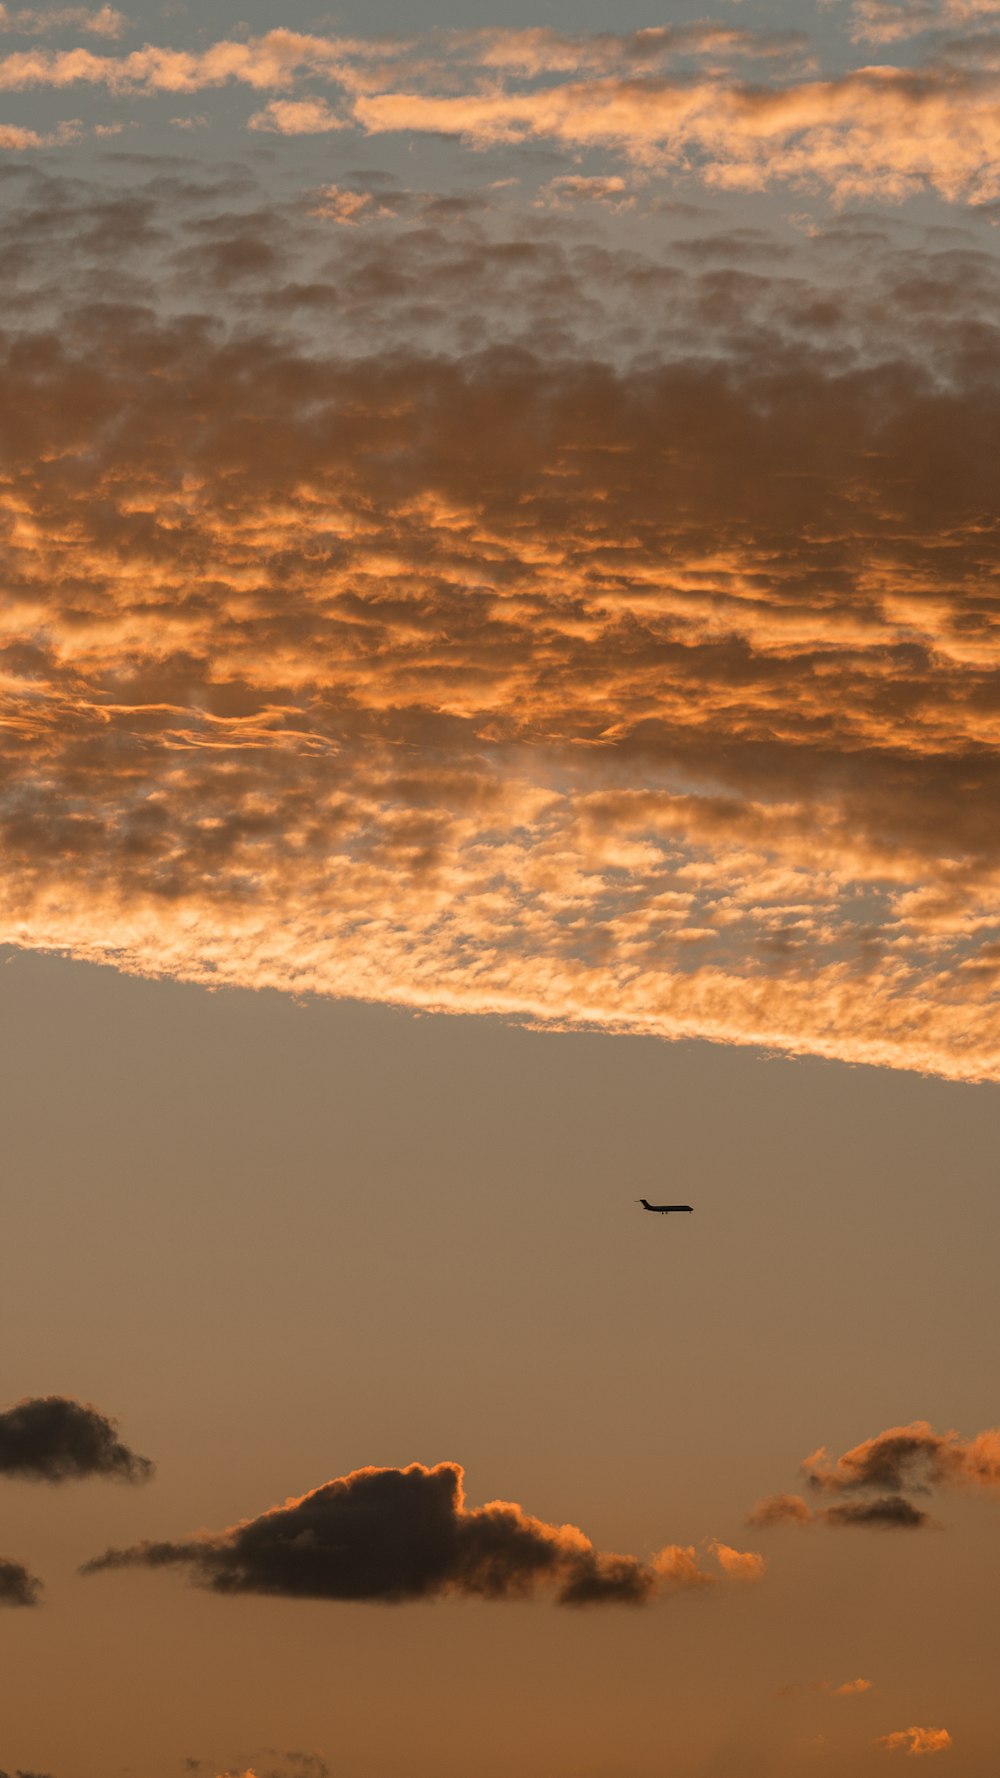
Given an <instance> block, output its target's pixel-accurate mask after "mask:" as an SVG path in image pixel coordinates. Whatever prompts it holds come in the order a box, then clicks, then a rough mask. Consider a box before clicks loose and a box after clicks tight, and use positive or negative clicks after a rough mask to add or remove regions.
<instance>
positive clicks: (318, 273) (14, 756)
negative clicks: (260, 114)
mask: <svg viewBox="0 0 1000 1778" xmlns="http://www.w3.org/2000/svg"><path fill="white" fill-rule="evenodd" d="M354 183H355V185H356V186H357V189H356V190H355V189H353V188H352V184H351V181H350V178H349V176H344V178H343V179H342V180H341V182H340V183H339V184H338V186H337V187H336V188H335V189H333V188H328V189H327V191H326V193H325V194H324V193H323V192H320V193H312V194H310V195H309V198H308V200H307V201H306V202H304V203H303V204H302V205H299V206H296V207H294V208H292V209H288V210H276V209H274V208H273V207H269V206H268V205H266V204H265V203H264V202H263V201H262V199H261V197H260V194H259V193H257V192H255V190H254V189H253V187H252V182H250V183H246V182H245V183H244V184H242V185H240V186H239V188H238V192H237V193H236V195H234V193H233V192H232V191H230V192H229V193H228V195H227V196H225V197H223V196H222V195H220V196H218V197H214V196H213V197H211V201H209V199H208V198H207V197H206V195H205V194H199V193H198V192H196V191H193V190H188V189H187V188H186V187H185V186H183V185H179V186H178V187H177V188H176V189H175V188H174V187H168V188H167V193H166V195H164V186H163V184H162V182H161V183H159V184H154V186H152V187H148V188H147V187H144V186H142V185H141V183H137V184H136V185H135V186H134V187H133V188H132V189H130V190H129V191H128V192H126V193H114V194H110V193H106V192H103V191H102V190H101V189H100V188H93V189H89V188H87V187H86V186H85V185H84V184H83V182H81V181H77V182H75V183H74V185H73V188H72V191H71V192H70V191H69V190H67V189H66V188H65V187H64V186H63V185H62V184H61V183H60V182H59V181H58V180H47V179H44V178H43V179H39V178H34V177H30V176H29V177H28V178H27V179H26V180H19V181H10V190H11V192H12V193H13V194H14V195H12V197H11V200H10V207H9V209H8V212H7V220H6V222H4V221H3V219H2V218H0V233H2V240H3V245H4V250H5V253H6V254H7V255H8V263H9V264H10V265H11V266H12V267H16V268H17V278H16V279H12V281H11V287H10V295H9V298H8V302H9V318H10V323H11V325H10V329H9V332H8V335H7V337H6V340H5V342H4V343H3V349H2V352H0V395H2V404H3V412H4V414H5V417H6V423H7V425H8V427H9V441H8V445H7V450H6V471H5V473H6V475H7V480H6V482H5V484H4V487H3V489H2V490H0V496H2V504H3V509H4V513H5V522H6V526H7V535H6V560H7V564H8V618H7V626H6V628H5V629H4V631H3V632H2V634H0V672H2V675H3V691H4V703H5V721H4V727H3V730H2V732H0V754H2V758H3V764H4V788H3V793H2V797H0V830H2V833H3V839H4V856H5V870H4V874H3V878H2V881H0V933H2V936H3V938H4V939H5V940H6V941H8V942H11V943H14V944H21V945H27V946H33V947H47V948H54V949H65V950H68V951H71V952H73V953H74V954H76V955H78V956H81V957H87V958H91V959H95V960H101V961H110V962H114V963H116V964H117V965H118V966H119V967H122V968H125V969H132V970H139V971H143V972H145V973H149V974H170V975H175V976H179V977H183V978H185V979H189V980H196V981H203V982H212V983H223V982H231V983H234V984H241V985H252V986H265V985H266V986H272V987H277V988H282V989H286V990H290V991H295V992H317V993H331V994H343V995H352V996H359V997H361V998H378V999H384V1000H387V1001H392V1002H394V1003H400V1004H405V1005H410V1006H414V1007H425V1008H436V1009H439V1010H445V1011H452V1010H456V1011H457V1010H461V1011H466V1012H474V1011H483V1012H490V1013H500V1014H503V1015H506V1016H509V1017H515V1018H521V1019H527V1020H529V1021H537V1022H539V1023H541V1022H546V1023H549V1024H552V1025H564V1024H577V1025H588V1024H593V1025H597V1026H601V1027H603V1028H605V1029H627V1030H632V1031H641V1032H649V1033H655V1034H659V1035H662V1036H665V1037H677V1036H689V1035H698V1036H701V1037H705V1038H709V1039H714V1040H717V1041H725V1042H741V1043H754V1044H763V1045H767V1046H768V1047H772V1048H778V1049H782V1050H785V1051H792V1052H804V1051H812V1052H814V1053H818V1054H822V1055H829V1056H841V1057H845V1058H847V1059H850V1060H852V1061H864V1062H870V1063H878V1064H889V1065H895V1066H904V1067H912V1068H919V1069H929V1070H934V1071H937V1072H939V1073H941V1074H944V1075H946V1076H950V1077H953V1078H984V1077H985V1078H991V1077H995V1076H996V1071H997V1056H998V1054H1000V1041H998V1039H1000V1002H998V997H997V986H998V980H1000V840H998V838H997V836H998V835H1000V820H998V818H997V817H998V816H1000V798H998V793H997V782H998V780H997V775H996V772H995V770H994V769H993V768H994V763H995V754H996V749H997V744H998V731H997V724H996V714H995V703H996V687H995V679H996V673H997V631H998V616H997V612H996V611H995V609H994V603H993V601H992V598H991V596H990V594H989V592H988V588H989V585H990V584H991V582H992V577H994V576H995V572H996V550H997V534H996V529H995V527H994V526H993V524H992V522H991V521H990V520H989V518H988V516H984V515H989V514H990V512H991V511H992V510H993V508H994V506H995V487H994V485H993V480H992V479H991V475H990V467H989V466H990V465H991V464H992V463H993V462H994V461H995V459H996V456H997V454H998V452H1000V433H998V420H997V414H998V404H997V401H996V393H995V391H996V385H997V382H998V381H1000V347H998V344H997V341H996V338H995V313H996V304H997V300H998V297H1000V285H998V276H997V270H996V266H995V264H994V262H993V261H992V260H990V258H989V256H988V255H986V254H984V253H971V252H969V251H967V250H962V251H961V252H954V251H950V252H940V251H939V252H932V251H930V250H928V249H926V248H921V249H920V250H911V251H905V252H904V251H902V250H897V249H894V248H891V247H889V246H886V247H885V248H883V249H882V250H881V251H880V252H876V253H874V254H872V255H869V257H868V258H867V259H864V260H862V261H860V262H859V260H858V259H857V257H856V256H855V257H852V254H853V253H854V250H853V249H852V248H851V247H850V244H849V243H848V245H847V246H846V247H845V246H844V244H843V242H842V240H841V239H840V237H838V236H837V234H836V231H831V232H830V238H828V239H826V238H825V239H823V240H820V241H816V242H813V241H807V242H805V243H804V244H803V247H802V249H801V251H802V253H803V254H805V255H809V256H811V255H822V256H830V257H824V259H823V263H824V264H825V265H826V266H827V267H828V269H829V266H830V265H831V264H832V265H835V264H836V263H837V260H836V255H838V254H845V253H846V254H847V255H848V261H847V265H848V272H849V277H848V278H847V279H846V280H845V279H842V280H841V282H840V283H839V284H838V282H837V281H836V278H835V277H834V276H832V275H827V276H826V277H825V280H823V281H815V282H810V281H809V279H808V278H807V277H805V276H804V275H802V268H801V266H798V265H796V267H795V268H794V269H793V270H791V271H789V273H788V274H787V275H785V274H784V273H781V274H773V273H763V272H758V273H753V274H752V273H749V272H748V271H747V270H746V269H745V266H743V264H742V260H743V258H744V257H745V247H746V243H745V241H743V240H736V241H734V242H729V241H727V238H726V237H725V236H724V235H720V236H719V239H718V257H717V258H716V257H712V258H711V259H709V260H705V259H704V258H703V257H698V258H696V259H694V260H693V261H692V260H691V259H690V256H688V257H687V258H685V260H684V262H683V263H678V258H677V256H667V257H665V258H664V259H662V260H652V259H650V260H645V259H643V258H641V257H640V256H638V255H636V254H635V252H634V251H633V250H631V249H628V250H625V249H623V250H622V251H621V252H620V253H615V252H613V251H611V250H610V249H609V248H608V247H606V246H602V247H601V248H600V249H598V248H596V247H595V246H592V245H588V244H587V242H586V241H585V240H583V239H582V238H581V236H580V234H579V225H578V223H577V222H576V221H574V222H573V223H572V224H569V225H567V232H566V234H565V236H564V235H563V234H562V233H561V232H560V231H561V230H562V228H563V224H562V222H561V218H560V217H559V215H558V213H555V214H549V215H547V216H546V217H545V219H544V221H542V220H540V219H539V217H538V216H537V214H535V213H534V212H532V211H530V209H529V211H528V214H527V217H525V215H524V214H523V213H522V214H521V215H520V216H518V217H517V218H516V219H515V220H514V221H513V222H512V220H511V217H510V215H509V214H508V213H506V212H498V211H496V210H495V209H489V208H488V209H486V210H485V211H483V210H481V209H480V210H477V209H476V208H475V207H474V206H472V205H470V204H459V205H457V206H452V207H450V208H449V206H447V205H445V204H442V203H440V202H435V201H432V200H426V199H423V198H421V197H420V196H419V194H412V193H411V194H407V193H402V192H389V191H388V189H387V188H377V187H376V186H372V187H371V188H370V189H368V188H362V184H363V182H361V181H356V182H354ZM18 193H20V194H22V195H21V196H17V194H18ZM369 200H370V201H369ZM489 201H490V204H491V205H492V204H494V203H495V202H496V203H499V202H500V200H499V199H494V198H493V197H492V196H491V198H490V200H489ZM227 205H228V208H227ZM206 206H207V210H208V213H207V215H206ZM327 211H329V212H331V214H328V213H326V212H327ZM373 212H374V213H375V214H374V218H373V220H375V221H376V223H377V225H376V226H372V227H367V228H361V227H343V226H340V227H338V226H336V223H337V222H341V223H342V222H343V221H344V220H345V219H346V220H348V221H350V220H352V219H358V218H364V217H367V216H369V215H372V213H373ZM410 218H412V219H413V220H412V221H411V220H410ZM611 226H614V224H613V221H612V222H611ZM698 238H699V240H704V239H705V238H706V237H705V235H704V228H703V227H702V228H701V231H700V233H699V237H698ZM730 249H731V250H732V254H733V256H734V257H735V259H736V261H737V262H738V263H736V264H733V263H729V262H727V254H728V253H729V252H730ZM867 251H868V250H867V249H866V252H867ZM866 265H867V266H868V267H869V268H870V269H868V270H865V266H866ZM109 279H110V280H111V284H110V287H111V288H112V289H113V290H114V291H115V293H116V294H117V295H120V296H121V299H122V300H120V301H116V302H114V303H109V302H108V300H107V297H108V289H109ZM848 284H849V285H850V287H849V288H848ZM858 339H861V340H862V341H863V345H862V346H861V347H859V346H858V345H857V343H856V342H857V341H858ZM633 351H634V352H635V354H636V355H635V357H633V356H632V354H633ZM942 538H944V539H946V540H947V542H946V544H942ZM881 1491H882V1492H883V1493H886V1494H892V1493H893V1492H896V1491H897V1490H895V1489H894V1488H893V1487H892V1486H886V1487H885V1488H883V1489H882V1490H881Z"/></svg>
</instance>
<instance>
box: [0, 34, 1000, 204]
mask: <svg viewBox="0 0 1000 1778" xmlns="http://www.w3.org/2000/svg"><path fill="white" fill-rule="evenodd" d="M8 16H9V20H10V22H11V24H12V25H14V26H15V28H21V29H25V30H40V29H42V25H41V24H39V23H37V22H36V23H31V22H27V23H24V24H22V25H21V26H20V27H17V26H16V24H15V21H16V20H17V19H21V20H24V21H38V20H40V19H42V17H43V15H41V14H39V13H35V12H21V13H19V14H9V15H8ZM52 16H53V18H58V19H60V20H61V21H62V23H63V25H64V26H68V25H69V24H70V23H71V22H72V21H74V20H75V21H76V23H77V25H78V27H79V28H80V29H82V30H84V31H85V32H86V31H89V32H91V33H94V32H96V33H98V34H99V35H101V34H103V35H105V36H108V37H112V36H116V35H117V34H118V31H119V29H120V21H119V15H118V14H116V13H115V12H114V11H113V10H112V9H110V8H104V9H102V10H101V11H100V12H98V13H94V14H86V13H84V12H82V11H79V10H77V9H70V10H69V11H64V12H62V13H59V14H54V15H52ZM851 16H852V20H853V26H852V32H853V35H854V37H855V38H863V39H867V40H873V41H875V42H877V43H879V44H884V45H890V44H891V43H893V42H894V41H895V40H897V39H904V38H907V37H910V36H912V35H914V34H915V33H919V32H921V31H924V30H926V29H928V28H930V27H948V26H954V27H956V28H958V29H960V30H966V29H968V31H969V32H971V35H968V36H966V37H965V38H962V37H960V38H958V39H957V40H951V41H948V42H945V43H944V44H942V45H939V47H938V50H937V51H935V52H934V53H933V54H932V55H931V56H930V57H929V58H928V60H927V61H926V62H925V63H924V64H923V65H921V66H920V67H918V68H913V67H912V66H909V65H904V66H893V65H889V64H886V63H881V64H878V65H875V66H870V65H861V66H857V67H851V68H847V69H846V70H838V71H836V72H834V73H832V74H830V75H822V74H818V73H817V72H816V66H815V60H814V58H812V57H811V56H810V55H809V54H808V44H807V40H806V39H805V37H804V36H803V35H802V34H801V33H799V32H795V31H781V32H773V31H763V32H754V31H752V30H746V29H743V28H741V27H738V26H733V25H731V24H729V23H723V24H720V23H712V22H703V23H699V24H690V25H678V26H662V27H653V28H649V29H647V30H643V31H635V32H631V33H624V34H622V35H614V34H611V33H599V34H590V35H587V34H580V35H575V36H567V35H565V34H560V33H558V32H556V31H553V30H549V29H547V28H544V27H536V28H529V29H525V30H479V31H450V32H448V31H441V32H433V33H428V34H424V35H422V36H419V35H418V36H414V37H412V38H410V39H408V40H405V41H404V40H401V39H399V38H385V39H370V40H366V39H358V38H346V37H333V36H320V35H317V34H310V33H303V32H296V31H291V30H287V29H277V30H271V31H268V32H265V33H263V34H261V35H259V36H256V37H248V38H246V39H228V38H222V39H219V40H217V41H216V42H214V43H211V44H209V45H207V46H206V47H199V48H198V49H185V48H179V47H174V46H166V45H157V44H151V43H146V44H144V45H143V46H142V47H141V48H139V49H134V50H130V51H127V52H125V53H121V54H116V53H112V52H110V51H102V50H94V49H90V48H85V47H82V46H76V47H73V48H68V49H50V48H47V47H42V46H38V47H34V48H32V49H25V50H16V51H14V52H12V53H9V54H7V55H6V56H2V57H0V93H2V92H7V93H24V92H38V91H48V92H49V93H52V94H62V93H72V92H78V91H81V90H87V89H91V90H96V91H97V92H98V93H102V94H107V95H109V97H111V98H112V99H115V100H122V99H128V100H132V101H137V100H141V99H143V98H149V97H151V96H153V95H156V94H164V93H165V94H170V95H192V94H203V93H207V92H212V91H219V90H221V89H226V88H236V89H243V90H244V91H247V92H249V93H250V94H252V95H254V96H255V98H256V99H258V100H260V101H262V103H260V104H259V106H258V108H257V109H254V110H252V111H250V112H249V114H248V115H247V117H246V123H247V126H248V127H249V128H250V129H253V130H260V129H263V130H267V131H272V132H277V133H278V134H284V135H303V134H313V133H316V132H325V131H328V130H331V129H347V128H351V129H353V130H355V131H359V132H362V133H363V134H365V135H367V136H380V135H385V134H399V133H400V132H406V133H407V134H409V135H413V134H423V133H431V134H440V133H445V134H447V135H451V136H454V137H457V138H459V139H461V140H462V141H463V142H464V143H466V144H467V145H468V146H470V147H472V148H476V149H478V148H483V147H489V146H496V145H498V144H503V145H517V144H519V143H525V142H540V141H544V142H546V143H550V144H558V145H559V146H560V147H561V148H563V149H565V150H568V151H571V152H573V153H580V152H597V153H604V154H610V155H613V156H618V157H621V158H623V159H624V160H626V161H627V162H630V163H631V164H633V165H634V166H636V167H639V168H643V169H646V170H647V171H657V172H661V173H670V174H678V173H679V174H684V175H686V174H690V173H694V174H695V175H697V176H698V177H700V178H701V179H703V180H705V181H706V182H707V183H708V184H709V185H711V186H715V187H718V188H722V189H726V190H739V191H754V190H761V189H763V188H764V187H765V186H769V185H773V184H776V183H790V184H791V185H793V186H798V187H804V188H807V189H810V190H814V189H822V190H824V191H825V192H827V193H829V194H830V195H831V196H832V197H833V198H834V199H835V200H836V201H837V202H838V203H842V202H844V201H846V200H852V199H856V198H858V197H860V196H867V197H878V198H881V199H886V200H889V201H898V200H900V199H902V198H905V197H908V196H911V195H913V194H915V193H921V192H923V191H925V190H927V189H931V190H933V191H935V192H936V193H938V194H939V195H940V196H942V197H944V198H946V199H948V200H960V201H962V202H975V203H982V202H988V201H993V200H995V199H996V198H997V197H998V196H1000V124H998V117H997V99H998V93H1000V70H998V56H997V47H996V42H995V39H994V37H993V36H992V35H991V34H990V32H989V31H988V30H986V31H985V34H984V29H983V27H986V26H988V25H989V23H990V21H991V20H993V21H995V19H996V17H997V16H998V10H997V7H996V6H995V5H994V4H993V3H992V0H951V4H941V5H934V4H932V3H931V0H913V3H912V4H903V5H897V4H892V3H891V0H859V4H858V5H857V6H856V7H855V8H854V10H853V13H852V15H851ZM751 70H752V75H753V77H752V78H750V77H749V75H750V71H751Z"/></svg>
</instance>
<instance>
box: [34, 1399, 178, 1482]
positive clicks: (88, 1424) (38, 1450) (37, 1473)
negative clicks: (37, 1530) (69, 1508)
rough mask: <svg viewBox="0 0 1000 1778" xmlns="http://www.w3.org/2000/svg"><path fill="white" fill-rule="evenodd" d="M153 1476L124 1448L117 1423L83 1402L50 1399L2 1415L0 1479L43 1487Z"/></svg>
mask: <svg viewBox="0 0 1000 1778" xmlns="http://www.w3.org/2000/svg"><path fill="white" fill-rule="evenodd" d="M152 1473H153V1465H152V1463H151V1462H150V1461H149V1459H148V1457H138V1456H136V1454H135V1452H134V1451H130V1450H129V1448H128V1446H127V1445H125V1444H122V1442H121V1440H120V1439H119V1438H118V1435H117V1427H116V1425H115V1422H114V1421H113V1420H108V1419H106V1418H105V1416H104V1415H103V1414H99V1413H98V1411H97V1409H96V1408H93V1407H90V1406H88V1405H86V1404H84V1403H82V1402H77V1401H70V1400H67V1399H66V1398H65V1397H64V1396H60V1395H48V1396H42V1397H36V1398H34V1399H27V1400H24V1401H20V1402H18V1403H17V1405H16V1406H15V1407H13V1408H8V1409H7V1411H6V1412H5V1413H0V1475H6V1476H13V1477H17V1478H23V1479H26V1480H31V1481H45V1482H65V1481H71V1480H72V1481H77V1480H79V1479H81V1478H83V1477H86V1476H110V1477H112V1478H113V1479H115V1480H120V1481H125V1482H144V1481H146V1480H148V1478H149V1477H150V1476H151V1475H152Z"/></svg>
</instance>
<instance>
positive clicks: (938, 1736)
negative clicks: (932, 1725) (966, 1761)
mask: <svg viewBox="0 0 1000 1778" xmlns="http://www.w3.org/2000/svg"><path fill="white" fill-rule="evenodd" d="M953 1745H954V1743H953V1741H952V1738H951V1736H950V1735H949V1733H948V1730H947V1729H917V1728H914V1729H896V1730H894V1731H893V1733H892V1734H891V1735H880V1736H879V1738H878V1740H877V1741H876V1742H875V1746H876V1747H883V1748H885V1749H886V1751H887V1752H889V1753H893V1752H896V1753H899V1752H904V1753H912V1754H921V1753H944V1752H945V1751H946V1749H947V1748H949V1747H951V1746H953Z"/></svg>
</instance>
